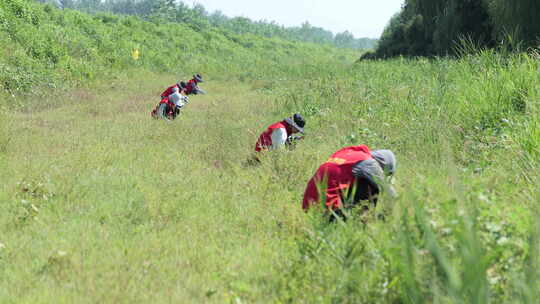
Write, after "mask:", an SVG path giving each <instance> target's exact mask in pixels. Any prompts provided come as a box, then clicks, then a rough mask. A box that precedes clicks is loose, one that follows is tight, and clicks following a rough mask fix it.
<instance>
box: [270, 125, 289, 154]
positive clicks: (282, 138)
mask: <svg viewBox="0 0 540 304" xmlns="http://www.w3.org/2000/svg"><path fill="white" fill-rule="evenodd" d="M286 141H287V131H286V130H285V129H284V128H279V129H275V130H274V132H272V147H271V149H278V148H280V147H283V146H284V145H285V142H286Z"/></svg>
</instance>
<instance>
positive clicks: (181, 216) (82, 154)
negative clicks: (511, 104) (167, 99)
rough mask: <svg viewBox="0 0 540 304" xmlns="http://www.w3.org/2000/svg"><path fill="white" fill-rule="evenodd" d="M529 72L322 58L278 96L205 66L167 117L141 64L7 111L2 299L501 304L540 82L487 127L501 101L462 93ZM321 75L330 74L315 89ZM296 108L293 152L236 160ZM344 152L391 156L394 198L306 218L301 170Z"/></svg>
mask: <svg viewBox="0 0 540 304" xmlns="http://www.w3.org/2000/svg"><path fill="white" fill-rule="evenodd" d="M488 56H491V57H489V58H495V56H493V55H488ZM480 59H482V57H475V58H471V59H470V60H473V61H474V62H477V61H478V60H480ZM484 59H486V58H484ZM531 64H533V65H531ZM534 64H536V63H534V62H533V61H531V60H527V59H515V61H513V62H512V63H511V64H509V65H507V64H505V65H504V68H502V67H501V68H500V69H498V68H497V67H496V66H491V67H489V69H490V71H491V72H490V74H491V76H490V79H489V80H485V79H483V77H484V76H483V74H475V73H474V72H473V71H470V70H468V69H471V68H477V67H478V66H476V65H473V64H470V62H469V61H468V60H462V61H461V62H450V61H440V62H435V63H428V62H418V61H413V62H407V61H392V62H378V63H369V64H362V65H360V66H357V67H356V68H351V67H347V66H339V65H335V66H333V67H332V68H328V69H327V70H326V71H324V74H322V72H321V74H320V75H319V76H317V77H314V76H313V75H315V73H310V68H309V67H306V68H305V69H304V70H303V71H305V72H306V75H312V76H311V77H306V79H305V80H304V81H297V82H290V83H288V84H287V85H283V82H282V81H279V80H276V81H267V82H261V81H253V82H252V81H247V82H245V83H235V84H234V85H233V86H231V85H230V84H229V83H223V82H220V81H212V76H211V75H209V77H208V78H209V81H208V82H207V83H206V85H205V89H207V90H208V91H209V92H211V93H210V94H209V95H206V96H202V97H199V96H197V97H194V98H192V102H191V103H190V104H189V106H188V107H187V108H186V110H185V113H184V116H183V117H181V119H179V120H177V121H175V122H172V123H165V122H162V121H154V120H151V119H150V117H149V115H148V114H149V110H150V108H151V107H152V106H153V105H154V103H155V101H156V100H155V96H156V95H157V93H158V92H159V90H160V89H161V88H162V87H163V85H164V84H168V83H170V82H172V81H174V79H173V78H171V77H168V76H162V75H156V74H150V73H149V74H145V75H138V76H133V77H131V78H130V81H129V82H128V81H125V79H119V80H116V81H114V82H112V83H110V84H108V85H107V86H104V85H103V86H102V87H100V88H99V89H96V90H92V91H87V90H82V89H81V90H78V91H74V92H73V93H72V94H71V95H70V96H66V97H63V100H64V102H63V103H61V104H62V105H59V104H58V103H55V102H53V101H52V100H51V101H50V102H51V103H52V104H53V105H54V106H51V107H48V106H47V105H48V103H49V101H44V102H43V105H44V107H43V110H42V111H35V112H31V113H25V112H10V113H9V115H10V116H9V117H10V118H11V119H9V121H8V134H9V145H8V151H7V158H8V163H7V171H4V173H5V175H4V177H3V178H4V180H5V182H4V183H3V186H2V187H3V191H2V192H1V193H2V199H3V202H2V204H1V205H0V215H1V216H0V226H1V227H2V231H3V234H2V236H1V239H0V242H1V243H3V244H4V245H5V248H4V249H0V272H1V275H0V287H1V288H0V298H1V299H2V302H5V301H9V300H11V301H12V302H14V303H15V302H17V303H20V302H27V303H33V302H36V301H39V302H52V301H54V302H66V303H67V302H73V301H76V302H93V301H104V302H149V301H155V302H170V301H173V302H185V301H191V302H201V301H214V302H223V301H236V299H237V298H238V299H240V300H247V301H249V302H251V301H256V302H266V301H289V300H291V301H293V302H306V303H307V302H313V301H316V302H328V301H331V300H336V301H340V302H389V301H393V300H395V299H398V298H399V299H407V298H409V299H411V298H414V297H415V296H416V297H418V298H419V299H420V298H423V299H424V300H423V301H432V300H433V298H434V297H435V298H437V299H439V300H443V301H445V299H446V300H449V301H451V302H462V301H465V302H471V301H472V300H471V298H473V297H476V296H478V293H479V292H478V290H480V291H482V290H486V288H488V286H489V290H490V292H491V298H492V300H496V301H503V300H505V299H506V301H507V302H513V301H515V297H517V296H518V295H519V293H520V292H522V291H523V289H522V288H521V287H516V286H519V285H517V284H515V283H519V282H520V280H521V277H520V274H521V273H522V271H523V269H524V267H525V269H526V268H527V267H528V266H526V265H528V264H527V263H529V262H530V261H529V262H527V260H526V258H527V256H528V255H527V252H528V250H529V249H528V248H529V246H528V245H527V244H528V242H527V237H528V235H529V231H530V229H531V228H530V221H529V219H530V216H531V213H530V211H531V210H532V209H533V206H534V204H533V203H534V202H535V201H537V199H536V198H537V197H538V190H537V189H536V186H535V183H534V180H536V179H537V178H538V173H537V171H534V170H535V169H534V168H536V169H537V166H538V162H537V158H534V157H537V154H534V150H531V151H530V152H527V150H526V149H525V148H524V147H523V145H522V143H523V140H522V139H524V138H525V137H524V136H529V137H527V138H528V140H529V141H530V142H532V144H536V148H535V149H538V141H536V142H535V141H534V140H535V139H534V137H533V136H534V132H532V133H524V132H523V130H524V128H523V126H525V125H528V124H534V123H537V121H536V118H534V117H537V116H535V115H533V114H532V113H534V111H536V107H537V104H536V101H535V100H537V99H536V96H538V95H537V94H538V90H537V86H536V84H534V83H533V81H536V80H537V79H536V78H535V77H537V76H536V75H534V74H531V75H532V76H530V77H529V78H527V77H526V78H525V79H527V81H531V85H530V86H528V87H529V88H530V90H529V91H528V92H529V93H527V94H528V95H527V96H528V97H524V98H526V101H527V104H528V106H529V107H528V110H527V111H529V114H525V113H523V112H519V111H518V112H516V111H508V112H504V113H503V114H501V115H503V116H504V117H506V118H507V119H508V120H509V121H510V122H509V123H508V124H507V125H505V126H503V127H501V129H500V130H498V131H497V130H495V129H489V128H487V129H485V130H481V129H479V127H478V122H479V121H481V120H477V119H474V120H471V119H469V118H470V117H474V115H481V114H478V113H483V114H482V115H488V114H486V113H489V117H491V116H492V115H495V114H493V113H490V112H486V111H487V109H491V110H492V111H493V112H494V113H499V112H498V111H502V110H501V109H502V108H503V106H502V105H499V106H498V107H497V108H495V109H493V108H490V107H488V108H483V107H484V106H485V105H484V104H483V102H486V101H487V99H485V97H484V98H482V99H478V100H477V102H472V103H471V102H468V100H469V98H470V96H474V95H475V94H479V96H480V95H485V94H490V93H489V91H485V89H486V87H487V86H488V85H492V86H494V87H496V88H497V90H498V91H499V92H501V94H504V92H506V91H505V90H504V88H503V87H501V86H508V85H509V83H513V81H514V80H513V79H511V78H510V74H508V75H509V76H508V77H509V78H505V77H504V75H507V72H508V71H511V70H512V69H515V71H514V74H513V75H514V76H515V75H523V74H526V73H527V71H532V70H534V69H535V67H536V66H535V65H534ZM509 66H510V67H509ZM442 70H444V72H445V73H441V71H442ZM518 72H519V73H518ZM334 74H336V75H337V74H339V75H341V76H340V77H341V78H342V81H341V82H340V83H339V84H338V85H337V86H333V87H332V88H331V89H328V87H327V86H326V84H327V83H328V81H329V80H330V79H333V78H334V76H332V75H334ZM388 75H392V76H391V77H388ZM457 75H467V76H466V77H467V78H459V77H457ZM443 76H444V77H445V79H444V80H441V79H440V77H443ZM442 84H444V85H445V86H448V87H450V88H452V89H451V90H444V91H443V90H442V89H441V85H442ZM465 89H466V90H465ZM482 92H484V93H482ZM486 92H487V93H486ZM509 92H514V91H513V89H510V91H509ZM294 110H302V112H304V114H305V115H306V116H307V117H308V118H309V120H308V126H309V127H308V130H309V136H308V138H307V139H306V140H305V141H304V142H303V143H302V144H301V145H300V146H299V147H298V149H297V150H296V151H294V152H283V153H274V154H273V155H271V156H270V157H269V158H268V159H267V160H266V162H265V164H264V165H263V166H261V167H258V168H250V167H245V166H243V163H244V161H245V159H247V157H248V156H249V153H250V151H251V148H252V146H253V142H254V141H255V139H256V136H257V133H259V132H260V131H261V130H262V129H263V127H264V126H265V125H267V124H269V123H271V122H273V121H274V120H276V119H278V118H280V117H283V116H284V115H285V114H286V113H290V112H292V111H294ZM121 112H125V114H124V115H119V114H118V113H121ZM529 115H531V116H529ZM482 117H483V116H482ZM485 119H486V121H489V120H487V118H485ZM17 134H19V135H17ZM20 134H22V135H20ZM355 136H356V137H355ZM351 143H366V144H368V145H370V146H372V147H376V148H379V147H382V148H392V149H393V150H395V151H396V152H397V154H398V157H399V162H400V163H399V165H400V167H399V174H398V184H397V188H398V190H399V191H400V193H401V194H402V195H401V197H400V199H399V200H398V201H397V202H391V201H389V200H388V199H385V200H383V204H382V206H384V207H386V209H387V211H386V212H387V213H388V220H387V222H381V221H374V220H370V224H369V225H368V226H367V227H362V225H361V224H359V223H356V222H355V221H353V222H350V223H349V224H348V225H346V226H343V227H342V226H339V225H338V226H336V227H327V226H326V225H324V224H321V222H320V221H319V219H318V217H317V216H314V217H313V216H306V215H305V214H303V212H302V211H301V210H300V199H301V195H302V192H303V189H304V186H305V183H306V181H307V179H308V178H309V177H310V175H311V174H312V172H313V171H314V170H315V168H316V167H317V165H318V164H319V163H321V162H322V161H324V159H325V158H326V157H327V156H328V155H329V154H330V153H331V152H332V151H334V150H335V149H337V148H339V147H341V146H343V145H346V144H351ZM536 151H538V150H536ZM525 160H529V162H526V161H525ZM533 160H534V161H533ZM520 166H528V167H529V168H530V169H529V170H523V169H519V167H520ZM535 166H536V167H535ZM528 180H529V181H528ZM531 180H532V181H531ZM391 204H393V205H397V206H399V207H398V208H393V209H391V208H389V207H390V205H391ZM417 206H425V210H426V212H427V214H426V215H425V217H426V218H425V219H423V218H422V214H424V213H423V212H421V211H420V210H423V209H419V210H417V211H414V209H415V207H417ZM381 209H382V207H381ZM407 210H408V211H407ZM403 211H405V212H403ZM474 212H476V214H477V216H476V218H477V219H478V222H477V223H476V224H475V223H474V222H470V221H468V220H467V218H468V217H467V216H466V215H467V214H473V213H474ZM407 223H408V224H407ZM411 224H412V225H411ZM472 224H475V225H477V226H474V227H471V226H470V225H472ZM432 234H433V235H432ZM422 235H423V237H422ZM407 244H409V245H407ZM408 246H410V247H408ZM484 250H486V251H484ZM407 252H408V253H409V255H407V254H406V253H407ZM441 252H442V254H441ZM431 255H433V256H434V257H435V258H434V259H430V258H426V257H428V256H431ZM411 259H412V260H411ZM413 261H415V262H414V263H413ZM444 265H451V266H449V267H448V266H446V268H445V267H443V266H444ZM437 266H440V267H442V268H441V270H440V271H438V272H437V273H439V275H440V276H439V275H437V274H436V273H434V272H433V270H432V269H434V268H433V267H435V268H436V267H437ZM485 273H487V274H488V275H487V276H485V275H484V274H485ZM448 277H450V278H451V279H452V280H450V281H449V279H448ZM444 278H446V279H444ZM330 282H332V283H330ZM488 282H491V283H488ZM475 284H476V285H475ZM532 284H533V285H534V282H533V283H532ZM434 285H437V286H440V287H439V288H435V289H434V288H433V286H434ZM471 286H472V287H471ZM471 289H472V291H471ZM533 290H534V289H533ZM480 294H481V292H480ZM430 299H431V300H430ZM416 302H418V301H416ZM480 302H482V301H480ZM480 302H479V303H480Z"/></svg>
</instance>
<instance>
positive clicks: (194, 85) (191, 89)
mask: <svg viewBox="0 0 540 304" xmlns="http://www.w3.org/2000/svg"><path fill="white" fill-rule="evenodd" d="M200 82H204V81H203V80H202V76H201V74H196V75H193V78H192V79H191V80H189V81H188V83H187V85H186V94H187V95H192V94H194V95H197V94H206V92H205V91H203V90H201V88H199V83H200Z"/></svg>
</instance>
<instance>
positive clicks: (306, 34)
mask: <svg viewBox="0 0 540 304" xmlns="http://www.w3.org/2000/svg"><path fill="white" fill-rule="evenodd" d="M40 1H41V2H46V3H53V4H56V5H59V6H60V7H64V8H71V9H77V10H82V11H85V12H90V13H96V12H110V13H114V14H126V15H135V16H139V17H143V18H145V19H160V20H167V21H171V22H179V23H184V24H187V25H189V26H191V27H193V28H194V29H196V30H203V29H208V28H209V27H210V26H215V27H218V28H221V29H226V30H228V31H231V32H233V33H236V34H245V33H250V34H254V35H260V36H264V37H277V38H282V39H287V40H291V41H302V42H312V43H321V44H329V45H334V46H337V47H344V48H353V49H370V48H373V47H374V46H375V43H376V41H377V40H376V39H371V38H355V37H354V36H353V35H351V33H350V32H348V31H345V32H343V33H338V34H337V35H335V36H334V34H333V33H332V32H330V31H328V30H325V29H323V28H320V27H316V26H312V25H311V24H309V23H308V22H305V23H303V24H302V25H301V26H295V27H285V26H282V25H279V24H277V23H276V22H274V21H266V20H260V21H253V20H251V19H249V18H245V17H233V18H231V17H227V16H226V15H224V14H223V13H222V12H221V11H214V12H211V13H210V12H208V11H207V10H206V9H205V8H204V6H203V5H201V4H198V3H195V4H194V5H193V6H192V7H190V6H188V5H186V4H185V3H184V2H181V1H170V0H108V1H95V0H69V1H70V2H69V3H67V4H65V3H64V2H57V1H58V0H40Z"/></svg>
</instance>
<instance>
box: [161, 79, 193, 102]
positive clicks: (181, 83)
mask: <svg viewBox="0 0 540 304" xmlns="http://www.w3.org/2000/svg"><path fill="white" fill-rule="evenodd" d="M175 88H176V89H177V90H178V92H179V93H182V94H184V95H188V94H187V83H185V82H184V81H179V82H178V83H175V84H173V85H172V86H170V87H168V88H167V89H165V91H163V92H162V93H161V95H160V97H161V99H163V98H167V97H169V96H170V95H171V94H173V93H174V90H175Z"/></svg>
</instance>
